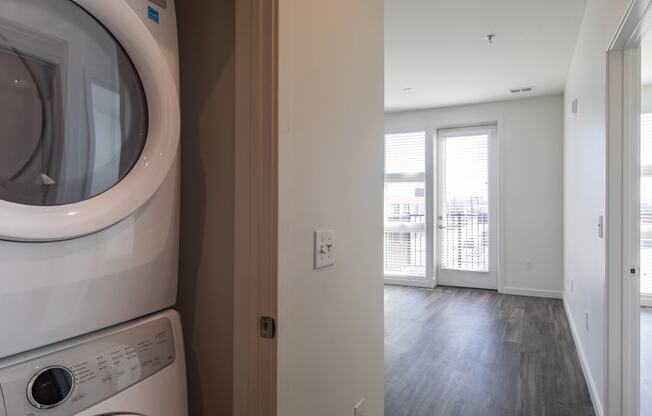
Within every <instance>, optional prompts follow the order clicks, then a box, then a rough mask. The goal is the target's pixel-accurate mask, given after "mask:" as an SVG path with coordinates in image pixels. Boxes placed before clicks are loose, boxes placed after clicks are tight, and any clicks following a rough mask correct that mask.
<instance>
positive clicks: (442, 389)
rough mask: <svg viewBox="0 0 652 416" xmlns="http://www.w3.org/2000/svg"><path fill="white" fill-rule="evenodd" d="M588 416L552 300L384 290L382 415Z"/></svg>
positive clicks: (573, 356) (572, 352) (560, 312)
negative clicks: (383, 386) (383, 400)
mask: <svg viewBox="0 0 652 416" xmlns="http://www.w3.org/2000/svg"><path fill="white" fill-rule="evenodd" d="M467 415H468V416H539V415H540V416H548V415H550V416H593V415H594V411H593V406H592V404H591V398H590V396H589V392H588V388H587V386H586V382H585V380H584V376H583V373H582V368H581V366H580V362H579V358H578V356H577V351H576V349H575V344H574V343H573V338H572V334H571V332H570V327H569V325H568V321H567V319H566V315H565V312H564V309H563V305H562V303H561V301H559V300H556V299H540V298H531V297H522V296H510V295H502V294H498V293H497V292H493V291H485V290H474V289H460V288H447V287H439V288H436V289H434V290H432V289H418V288H408V287H400V286H386V288H385V416H467Z"/></svg>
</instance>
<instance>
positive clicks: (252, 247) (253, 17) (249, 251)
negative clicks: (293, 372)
mask: <svg viewBox="0 0 652 416" xmlns="http://www.w3.org/2000/svg"><path fill="white" fill-rule="evenodd" d="M278 7H279V5H278V0H236V3H235V22H236V41H235V67H236V86H235V92H236V94H235V110H236V112H235V139H236V140H235V201H234V203H235V210H234V212H235V220H234V230H235V233H234V235H235V241H234V253H235V255H234V317H233V322H234V328H233V332H234V340H233V346H234V348H233V351H234V356H233V377H234V379H233V414H237V415H247V416H275V415H276V414H277V365H278V360H277V345H278V341H277V337H276V336H273V338H271V339H269V338H263V337H262V336H261V328H262V326H261V325H262V324H261V318H262V317H271V318H273V319H274V320H276V327H278V325H279V324H278V314H277V312H278V290H277V288H278V51H279V49H278V31H279V29H278Z"/></svg>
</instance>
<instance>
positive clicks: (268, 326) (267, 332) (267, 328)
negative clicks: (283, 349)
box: [260, 316, 276, 339]
mask: <svg viewBox="0 0 652 416" xmlns="http://www.w3.org/2000/svg"><path fill="white" fill-rule="evenodd" d="M260 336H261V337H263V338H268V339H273V338H274V337H275V336H276V320H274V318H272V317H271V316H261V318H260Z"/></svg>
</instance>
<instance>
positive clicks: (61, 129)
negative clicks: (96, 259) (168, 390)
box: [0, 0, 148, 206]
mask: <svg viewBox="0 0 652 416" xmlns="http://www.w3.org/2000/svg"><path fill="white" fill-rule="evenodd" d="M0 109H2V111H0V199H2V200H4V201H8V202H14V203H18V204H24V205H36V206H51V205H64V204H71V203H75V202H79V201H83V200H85V199H89V198H92V197H94V196H96V195H98V194H100V193H102V192H104V191H106V190H108V189H109V188H111V187H113V186H114V185H116V184H117V183H118V182H120V181H121V180H122V179H123V178H124V177H125V176H126V175H127V174H128V173H129V171H130V170H131V169H132V168H133V166H134V165H135V164H136V162H137V161H138V158H139V156H140V154H141V152H142V150H143V147H144V146H145V140H146V137H147V127H148V114H147V103H146V98H145V93H144V90H143V87H142V84H141V81H140V79H139V77H138V74H137V71H136V69H135V68H134V65H133V63H132V62H131V60H130V59H129V56H128V55H127V53H126V52H125V50H124V49H123V48H122V47H121V46H120V44H119V43H118V42H117V40H116V39H115V38H114V37H113V36H112V35H111V34H110V33H109V31H108V30H107V29H106V28H105V27H104V26H103V25H102V24H101V23H100V22H98V21H97V20H96V19H95V18H93V17H92V16H91V15H90V14H89V13H87V12H86V11H85V10H84V9H82V8H81V7H80V6H79V5H77V4H76V3H74V2H73V1H71V0H47V1H45V0H2V1H1V2H0Z"/></svg>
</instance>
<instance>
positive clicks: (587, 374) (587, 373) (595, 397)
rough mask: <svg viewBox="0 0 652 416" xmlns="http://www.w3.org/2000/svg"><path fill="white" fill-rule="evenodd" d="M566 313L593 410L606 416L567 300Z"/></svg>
mask: <svg viewBox="0 0 652 416" xmlns="http://www.w3.org/2000/svg"><path fill="white" fill-rule="evenodd" d="M563 304H564V311H565V312H566V319H568V324H569V326H570V329H571V333H572V334H573V341H574V342H575V348H576V349H577V354H578V355H579V356H580V363H581V364H582V372H583V373H584V379H585V380H586V384H587V385H588V387H589V394H590V395H591V401H592V402H593V409H594V410H595V414H596V415H597V416H604V411H603V410H602V403H600V399H599V398H600V395H599V394H598V390H597V389H596V387H595V381H594V380H593V374H592V373H591V369H590V367H589V364H588V362H587V361H586V355H584V349H583V348H582V344H581V343H580V342H579V336H578V335H577V327H576V326H575V321H574V320H573V315H572V314H571V313H570V312H569V308H568V305H567V304H566V299H564V301H563Z"/></svg>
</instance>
